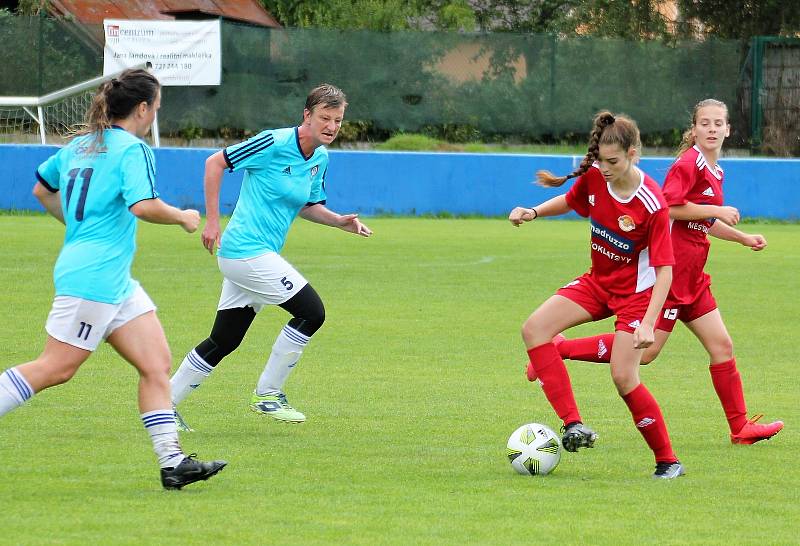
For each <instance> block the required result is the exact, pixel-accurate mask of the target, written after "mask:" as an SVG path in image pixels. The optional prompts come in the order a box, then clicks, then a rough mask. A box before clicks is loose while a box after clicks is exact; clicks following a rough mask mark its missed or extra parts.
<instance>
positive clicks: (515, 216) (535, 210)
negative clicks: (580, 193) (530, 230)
mask: <svg viewBox="0 0 800 546" xmlns="http://www.w3.org/2000/svg"><path fill="white" fill-rule="evenodd" d="M569 211H570V208H569V205H567V196H566V195H557V196H556V197H553V198H552V199H548V200H547V201H545V202H544V203H541V204H540V205H536V206H535V207H531V208H527V207H515V208H514V210H512V211H511V212H510V213H509V215H508V221H509V222H511V223H512V224H513V225H514V226H516V227H519V226H520V225H522V223H523V222H530V221H531V220H535V219H537V218H539V217H546V216H560V215H562V214H566V213H568V212H569Z"/></svg>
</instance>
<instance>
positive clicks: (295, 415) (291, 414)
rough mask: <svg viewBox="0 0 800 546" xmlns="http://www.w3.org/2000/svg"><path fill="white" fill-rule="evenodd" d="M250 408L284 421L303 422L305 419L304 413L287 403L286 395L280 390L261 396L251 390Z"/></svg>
mask: <svg viewBox="0 0 800 546" xmlns="http://www.w3.org/2000/svg"><path fill="white" fill-rule="evenodd" d="M250 409H251V410H253V411H254V412H256V413H260V414H262V415H269V416H270V417H272V418H273V419H275V420H277V421H283V422H284V423H303V422H304V421H305V420H306V416H305V415H303V414H302V413H300V412H299V411H297V410H296V409H294V408H293V407H292V406H290V405H289V402H287V401H286V395H285V394H283V393H282V392H279V393H277V394H266V395H263V396H262V395H259V394H258V393H256V392H253V396H252V397H251V398H250Z"/></svg>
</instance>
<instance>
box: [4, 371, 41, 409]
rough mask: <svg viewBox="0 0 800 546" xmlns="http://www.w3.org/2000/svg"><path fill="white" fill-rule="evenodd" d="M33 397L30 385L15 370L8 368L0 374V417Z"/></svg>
mask: <svg viewBox="0 0 800 546" xmlns="http://www.w3.org/2000/svg"><path fill="white" fill-rule="evenodd" d="M33 395H34V392H33V388H32V387H31V386H30V383H28V381H27V380H26V379H25V378H24V377H23V376H22V374H21V373H19V372H18V371H17V369H16V368H9V369H7V370H6V371H4V372H3V373H1V374H0V415H5V414H6V413H8V412H9V411H11V410H13V409H16V408H18V407H20V406H21V405H22V404H24V403H25V401H26V400H27V399H28V398H30V397H31V396H33Z"/></svg>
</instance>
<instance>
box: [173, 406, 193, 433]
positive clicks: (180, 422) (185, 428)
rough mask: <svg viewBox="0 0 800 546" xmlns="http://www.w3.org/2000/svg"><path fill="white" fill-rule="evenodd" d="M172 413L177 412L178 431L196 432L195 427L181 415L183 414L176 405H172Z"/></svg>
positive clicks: (176, 423) (176, 424)
mask: <svg viewBox="0 0 800 546" xmlns="http://www.w3.org/2000/svg"><path fill="white" fill-rule="evenodd" d="M172 413H174V414H175V426H176V427H178V432H194V429H193V428H192V427H190V426H189V425H188V423H187V422H186V421H184V420H183V417H181V414H180V413H178V410H177V409H175V406H172Z"/></svg>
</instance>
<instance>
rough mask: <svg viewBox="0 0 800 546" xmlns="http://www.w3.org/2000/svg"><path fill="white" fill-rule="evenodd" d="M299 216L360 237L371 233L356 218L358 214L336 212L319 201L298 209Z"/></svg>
mask: <svg viewBox="0 0 800 546" xmlns="http://www.w3.org/2000/svg"><path fill="white" fill-rule="evenodd" d="M300 217H301V218H303V219H305V220H309V221H310V222H314V223H317V224H323V225H325V226H333V227H338V228H339V229H342V230H344V231H348V232H350V233H355V234H356V235H361V236H362V237H369V236H370V235H372V230H371V229H369V228H368V227H367V226H366V224H363V223H361V220H359V219H358V214H337V213H335V212H333V211H332V210H330V209H329V208H328V207H326V206H325V205H321V204H319V203H317V204H316V205H310V206H307V207H303V208H302V209H300Z"/></svg>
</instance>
